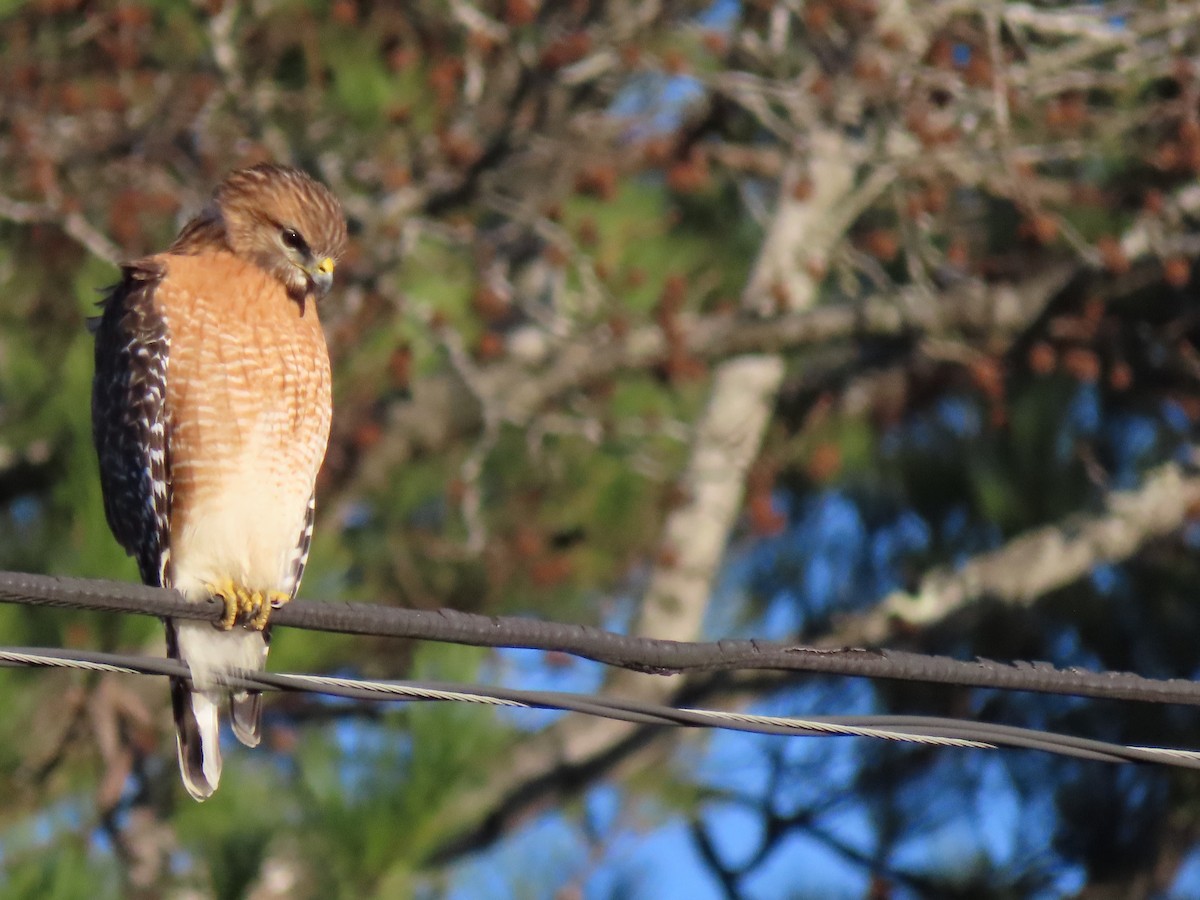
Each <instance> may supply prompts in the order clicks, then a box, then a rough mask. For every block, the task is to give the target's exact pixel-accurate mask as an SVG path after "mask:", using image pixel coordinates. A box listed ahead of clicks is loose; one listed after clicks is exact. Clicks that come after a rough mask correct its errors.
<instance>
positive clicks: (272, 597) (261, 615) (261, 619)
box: [250, 591, 292, 631]
mask: <svg viewBox="0 0 1200 900" xmlns="http://www.w3.org/2000/svg"><path fill="white" fill-rule="evenodd" d="M254 596H255V597H258V598H259V602H260V604H261V605H260V609H259V611H258V614H257V615H255V617H254V618H253V619H251V620H250V625H251V627H253V628H257V629H258V630H259V631H262V630H263V629H264V628H266V627H267V622H268V621H270V619H271V610H273V609H279V607H281V606H283V604H285V603H287V602H288V601H289V600H291V599H292V595H291V594H289V593H287V592H286V591H267V592H266V593H265V594H258V593H255V595H254Z"/></svg>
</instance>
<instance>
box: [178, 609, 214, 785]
mask: <svg viewBox="0 0 1200 900" xmlns="http://www.w3.org/2000/svg"><path fill="white" fill-rule="evenodd" d="M167 656H169V657H171V658H172V659H180V658H181V655H180V652H179V632H178V630H177V628H176V626H175V624H174V623H173V622H168V623H167ZM171 711H172V712H173V713H174V714H175V744H176V747H177V748H178V750H179V774H180V775H181V776H182V777H183V786H184V787H186V788H187V792H188V793H189V794H191V795H192V798H193V799H195V800H207V799H208V798H209V797H211V796H212V793H213V791H215V790H216V789H217V784H218V783H219V782H220V781H221V735H220V731H219V725H218V716H217V712H218V705H217V703H216V698H214V697H213V695H212V694H211V693H207V692H203V691H195V690H193V689H192V686H191V685H190V684H189V683H188V682H186V681H184V680H183V679H182V678H172V679H171Z"/></svg>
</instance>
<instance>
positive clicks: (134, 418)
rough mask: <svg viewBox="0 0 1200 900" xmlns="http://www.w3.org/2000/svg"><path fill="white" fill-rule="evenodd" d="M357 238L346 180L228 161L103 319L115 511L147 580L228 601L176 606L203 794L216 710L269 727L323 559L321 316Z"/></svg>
mask: <svg viewBox="0 0 1200 900" xmlns="http://www.w3.org/2000/svg"><path fill="white" fill-rule="evenodd" d="M346 242H347V229H346V218H345V214H344V213H343V211H342V206H341V204H340V203H339V202H338V200H337V198H336V197H335V196H334V195H333V193H332V192H331V191H330V190H329V189H328V188H327V187H325V186H324V185H323V184H321V183H320V182H319V181H317V180H315V179H314V178H312V177H311V176H309V175H307V174H306V173H304V172H302V171H301V170H299V169H296V168H292V167H289V166H284V165H278V164H274V163H264V164H260V165H256V166H252V167H250V168H245V169H240V170H237V171H234V172H232V173H230V174H229V175H227V176H226V177H225V179H224V180H223V181H222V182H221V183H220V184H219V185H218V186H217V188H216V190H215V191H214V192H213V195H212V199H211V200H210V201H209V202H208V204H207V205H206V206H204V208H203V209H202V210H201V211H200V212H199V213H198V214H197V215H196V216H195V217H193V218H192V219H191V220H190V221H188V222H187V223H186V224H185V225H184V226H183V228H182V230H181V231H180V232H179V235H178V236H177V237H176V238H175V240H174V242H172V243H171V244H170V246H169V247H168V248H167V249H166V250H165V251H163V252H161V253H157V254H154V255H151V256H146V257H143V258H140V259H136V260H133V261H131V262H126V263H124V264H123V265H122V266H121V277H120V280H119V281H118V282H117V283H116V284H115V285H114V286H113V287H111V288H109V289H108V290H107V292H106V294H105V295H104V296H103V298H102V300H101V301H100V304H101V310H100V314H99V316H98V317H97V318H96V321H95V323H94V326H93V328H94V332H95V375H94V378H93V383H92V436H93V438H94V441H95V445H96V453H97V457H98V461H99V469H100V482H101V488H102V492H103V496H104V510H105V516H106V518H107V520H108V524H109V527H110V528H111V530H112V532H113V535H114V536H115V537H116V539H117V541H118V542H119V543H120V544H121V545H122V546H123V547H124V548H125V551H126V552H127V553H128V554H129V555H130V556H132V557H134V559H135V560H136V562H137V566H138V571H139V574H140V576H141V579H142V581H143V582H144V583H146V584H149V585H152V586H157V587H164V588H174V589H175V590H176V591H178V592H180V593H181V594H182V595H183V597H184V598H185V599H186V600H188V601H191V602H209V601H210V599H211V598H216V599H217V600H219V601H220V602H221V604H222V610H223V615H222V617H221V620H220V621H219V622H218V623H216V624H215V625H214V623H213V622H211V621H207V620H171V619H167V620H166V632H167V653H168V655H169V656H171V657H172V658H176V659H179V660H181V661H182V662H184V663H186V664H187V666H188V668H189V669H190V673H191V678H190V682H189V681H188V680H187V679H184V678H174V679H172V680H171V707H172V711H173V715H174V719H175V728H176V744H177V749H178V755H179V768H180V774H181V776H182V779H183V784H184V787H185V788H186V789H187V791H188V793H189V794H190V795H191V796H192V797H193V798H195V799H196V800H198V801H201V800H205V799H207V798H208V797H209V796H211V795H212V793H213V791H215V790H216V788H217V785H218V783H219V781H220V777H221V753H220V743H219V737H220V733H219V722H220V718H221V715H222V713H223V712H224V710H225V708H226V707H228V710H229V717H230V720H231V725H232V728H233V733H234V735H235V736H236V737H237V739H238V740H239V741H241V743H243V744H245V745H247V746H250V747H253V746H256V745H257V744H258V743H259V741H260V738H261V725H260V723H261V717H262V697H261V694H259V693H257V692H252V691H246V690H241V689H236V688H234V687H231V686H229V685H228V683H227V681H226V679H227V676H228V674H229V673H230V671H231V670H239V669H244V670H260V669H263V668H265V666H266V659H267V649H268V646H269V643H270V628H269V622H270V614H271V611H272V609H274V608H278V607H279V606H281V605H282V604H284V603H287V602H288V601H290V600H291V599H293V598H294V597H295V596H296V592H297V590H298V589H299V587H300V580H301V578H302V577H303V575H304V568H305V564H306V563H307V561H308V552H309V546H310V543H311V540H312V527H313V515H314V511H315V486H316V479H317V473H318V470H319V469H320V467H321V463H322V461H323V459H324V456H325V451H326V448H327V445H328V441H329V428H330V420H331V416H332V393H331V373H330V364H329V354H328V350H327V348H326V344H325V338H324V334H323V332H322V329H321V323H320V321H319V319H318V315H317V307H318V304H319V301H320V300H321V299H322V298H323V297H324V296H325V295H326V294H327V293H328V292H329V289H330V287H331V285H332V282H333V272H334V269H335V266H336V264H337V262H338V260H339V258H340V257H341V255H342V253H343V252H344V249H345V246H346Z"/></svg>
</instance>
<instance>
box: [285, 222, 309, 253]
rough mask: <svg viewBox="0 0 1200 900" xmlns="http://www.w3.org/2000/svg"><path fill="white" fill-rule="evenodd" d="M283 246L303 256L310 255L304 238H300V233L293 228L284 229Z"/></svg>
mask: <svg viewBox="0 0 1200 900" xmlns="http://www.w3.org/2000/svg"><path fill="white" fill-rule="evenodd" d="M283 244H284V246H285V247H287V248H288V249H289V250H295V251H296V252H297V253H299V254H301V255H302V256H307V255H308V244H306V243H304V238H302V237H300V235H299V233H298V232H297V231H295V230H294V229H292V228H285V229H283Z"/></svg>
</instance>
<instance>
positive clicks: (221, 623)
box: [208, 582, 238, 631]
mask: <svg viewBox="0 0 1200 900" xmlns="http://www.w3.org/2000/svg"><path fill="white" fill-rule="evenodd" d="M208 592H209V593H210V594H211V595H212V596H213V597H215V598H216V599H217V600H220V601H221V605H222V607H224V612H223V613H222V614H221V618H220V619H218V620H217V621H216V622H214V623H213V625H214V626H216V627H217V628H220V629H221V630H222V631H229V629H231V628H233V626H234V625H235V624H236V623H237V620H238V591H237V589H236V588H235V587H234V586H233V584H232V582H225V583H224V584H220V585H212V584H210V585H208Z"/></svg>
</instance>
